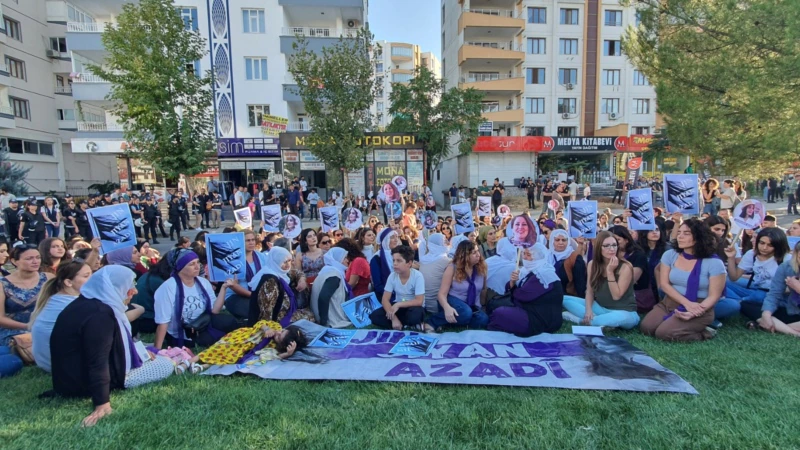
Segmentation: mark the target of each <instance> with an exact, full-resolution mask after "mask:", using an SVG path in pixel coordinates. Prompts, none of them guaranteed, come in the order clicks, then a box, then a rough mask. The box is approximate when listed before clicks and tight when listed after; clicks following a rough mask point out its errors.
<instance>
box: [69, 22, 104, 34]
mask: <svg viewBox="0 0 800 450" xmlns="http://www.w3.org/2000/svg"><path fill="white" fill-rule="evenodd" d="M113 26H114V24H113V23H111V22H67V31H68V32H70V33H102V32H104V31H106V28H111V27H113Z"/></svg>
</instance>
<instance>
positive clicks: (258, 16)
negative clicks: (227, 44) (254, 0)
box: [242, 9, 266, 33]
mask: <svg viewBox="0 0 800 450" xmlns="http://www.w3.org/2000/svg"><path fill="white" fill-rule="evenodd" d="M242 27H243V29H244V32H245V33H266V26H265V25H264V10H263V9H243V10H242Z"/></svg>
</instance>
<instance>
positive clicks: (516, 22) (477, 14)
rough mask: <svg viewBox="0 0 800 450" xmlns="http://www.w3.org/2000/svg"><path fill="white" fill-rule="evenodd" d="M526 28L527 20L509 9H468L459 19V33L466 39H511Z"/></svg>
mask: <svg viewBox="0 0 800 450" xmlns="http://www.w3.org/2000/svg"><path fill="white" fill-rule="evenodd" d="M524 28H525V19H524V18H522V17H520V15H519V14H518V13H517V12H516V11H514V10H509V9H467V10H464V11H463V12H462V13H461V16H460V17H459V18H458V31H459V33H461V32H463V33H464V38H465V39H472V38H476V37H488V36H491V37H495V38H511V37H514V36H516V35H517V34H519V33H520V32H522V30H523V29H524Z"/></svg>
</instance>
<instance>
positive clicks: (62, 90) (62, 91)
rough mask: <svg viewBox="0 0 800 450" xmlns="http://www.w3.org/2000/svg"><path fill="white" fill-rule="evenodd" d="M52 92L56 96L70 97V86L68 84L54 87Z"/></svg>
mask: <svg viewBox="0 0 800 450" xmlns="http://www.w3.org/2000/svg"><path fill="white" fill-rule="evenodd" d="M53 91H54V92H55V93H56V94H58V95H72V85H71V84H68V85H66V86H55V87H54V88H53Z"/></svg>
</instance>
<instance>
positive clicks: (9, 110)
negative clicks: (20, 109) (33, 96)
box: [0, 105, 14, 116]
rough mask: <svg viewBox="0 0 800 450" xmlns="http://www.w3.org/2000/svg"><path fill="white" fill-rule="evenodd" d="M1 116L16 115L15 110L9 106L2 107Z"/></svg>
mask: <svg viewBox="0 0 800 450" xmlns="http://www.w3.org/2000/svg"><path fill="white" fill-rule="evenodd" d="M0 114H8V115H10V116H13V115H14V109H13V108H11V106H9V105H0Z"/></svg>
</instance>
